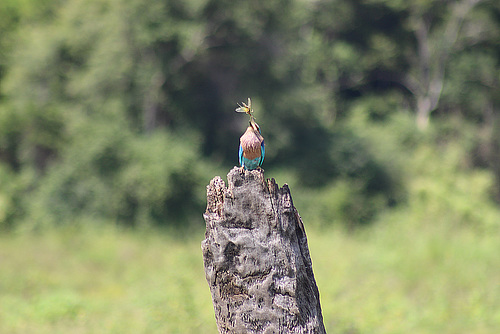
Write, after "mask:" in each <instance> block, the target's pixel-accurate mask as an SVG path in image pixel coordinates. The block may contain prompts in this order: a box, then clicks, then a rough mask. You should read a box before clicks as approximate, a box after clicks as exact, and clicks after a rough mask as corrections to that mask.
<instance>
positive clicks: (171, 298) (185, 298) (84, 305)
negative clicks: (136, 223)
mask: <svg viewBox="0 0 500 334" xmlns="http://www.w3.org/2000/svg"><path fill="white" fill-rule="evenodd" d="M202 238H203V234H202V233H199V234H197V235H195V236H193V237H191V238H188V239H186V238H178V237H177V238H175V237H172V236H168V235H167V234H165V233H161V232H158V231H149V232H144V231H143V232H138V233H133V232H131V231H123V230H119V229H116V228H110V227H102V228H87V229H83V228H75V229H73V230H71V229H65V230H52V231H49V232H43V233H41V234H32V233H29V234H21V235H3V236H1V237H0V244H1V245H2V246H1V248H0V333H217V329H216V326H215V321H214V317H213V309H212V303H211V297H210V292H209V290H208V286H207V284H206V282H205V276H204V272H203V262H202V255H201V249H200V241H201V239H202Z"/></svg>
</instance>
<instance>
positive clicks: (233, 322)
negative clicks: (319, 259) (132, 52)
mask: <svg viewBox="0 0 500 334" xmlns="http://www.w3.org/2000/svg"><path fill="white" fill-rule="evenodd" d="M227 180H228V187H227V188H226V186H225V183H224V181H223V180H222V179H221V178H220V177H219V176H216V177H215V178H213V179H212V180H211V181H210V184H209V185H208V186H207V210H206V212H205V214H204V218H205V222H206V225H207V229H206V232H205V240H203V242H202V250H203V258H204V265H205V275H206V279H207V282H208V284H209V286H210V292H211V294H212V301H213V305H214V310H215V319H216V322H217V327H218V329H219V333H266V334H269V333H280V334H281V333H326V332H325V328H324V325H323V316H322V314H321V306H320V302H319V292H318V288H317V286H316V281H315V280H314V275H313V270H312V263H311V258H310V255H309V249H308V246H307V238H306V234H305V232H304V226H303V224H302V220H301V218H300V216H299V214H298V212H297V210H296V209H295V207H294V206H293V202H292V197H291V195H290V189H289V188H288V185H286V184H285V185H284V186H283V187H282V188H279V187H278V186H277V184H276V182H275V180H274V179H271V180H269V179H268V180H266V181H264V171H263V170H262V169H259V170H253V171H241V170H240V169H239V168H238V167H234V168H233V169H232V170H231V171H230V172H229V174H228V175H227Z"/></svg>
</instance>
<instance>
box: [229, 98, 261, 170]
mask: <svg viewBox="0 0 500 334" xmlns="http://www.w3.org/2000/svg"><path fill="white" fill-rule="evenodd" d="M236 111H237V112H244V113H246V114H247V115H249V116H250V122H249V126H248V128H247V130H246V131H245V133H244V134H243V136H241V138H240V149H239V152H238V155H239V161H240V166H241V168H242V169H246V170H254V169H256V168H258V167H260V166H261V165H262V162H263V161H264V156H265V154H266V150H265V144H264V137H262V134H261V132H260V127H259V125H258V124H257V123H256V122H255V118H254V117H253V115H252V112H253V109H252V101H251V100H250V98H248V104H245V103H243V106H240V105H239V108H238V109H236Z"/></svg>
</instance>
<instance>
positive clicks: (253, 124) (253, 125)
mask: <svg viewBox="0 0 500 334" xmlns="http://www.w3.org/2000/svg"><path fill="white" fill-rule="evenodd" d="M249 123H250V127H251V128H252V129H253V130H254V131H257V132H258V133H261V132H260V126H259V124H257V122H255V118H254V117H253V116H250V122H249Z"/></svg>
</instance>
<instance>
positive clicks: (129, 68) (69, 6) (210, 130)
mask: <svg viewBox="0 0 500 334" xmlns="http://www.w3.org/2000/svg"><path fill="white" fill-rule="evenodd" d="M21 3H23V4H31V5H26V6H25V5H20V4H21ZM16 4H17V2H11V1H8V2H5V3H2V4H1V5H0V9H2V11H0V18H1V17H4V16H5V17H6V21H1V20H0V50H2V49H1V48H2V47H5V50H6V51H2V53H1V54H0V80H1V81H0V83H1V89H2V90H1V94H0V162H1V163H2V164H3V166H4V167H6V168H3V169H2V170H4V171H5V172H4V173H3V174H2V175H16V176H17V177H16V180H21V179H22V180H23V181H19V184H21V185H22V186H19V187H12V189H16V190H15V191H16V194H17V195H16V196H17V197H15V198H16V199H15V200H11V201H9V203H14V204H9V205H10V207H14V206H15V205H18V204H19V203H21V202H23V203H24V204H22V205H23V209H22V210H18V211H19V212H24V211H26V212H29V214H30V215H32V216H33V217H34V216H39V217H42V216H43V217H45V216H50V215H53V216H52V218H51V219H53V220H63V219H68V217H70V215H71V213H77V214H81V215H86V214H88V213H89V212H90V213H92V212H93V213H94V214H95V215H98V216H103V217H106V218H109V219H116V220H119V221H126V222H128V223H131V224H134V223H138V222H140V221H147V220H151V221H155V222H161V221H165V222H166V221H167V220H168V218H170V217H175V216H178V217H181V216H182V215H183V214H184V213H186V212H189V211H191V212H192V211H193V210H189V209H188V208H187V207H184V206H183V205H181V204H180V203H179V202H178V198H181V197H182V196H184V197H188V198H190V200H188V201H187V202H186V203H188V204H187V205H188V206H192V207H196V208H200V207H201V206H202V204H203V199H200V198H199V197H198V191H197V189H198V188H197V187H198V184H197V182H198V181H199V180H204V179H205V180H208V178H209V177H210V176H211V172H209V171H211V170H212V168H213V167H212V166H213V165H214V164H215V163H222V164H225V165H230V164H234V163H236V161H237V146H238V138H239V136H240V135H241V132H242V131H243V129H244V126H245V125H244V122H246V120H245V118H244V117H238V115H236V114H234V113H233V112H232V110H234V108H235V106H236V102H237V101H244V100H246V98H247V97H248V96H251V97H252V100H253V102H254V105H255V110H256V117H257V119H258V122H259V123H260V124H261V125H262V131H263V134H264V137H265V138H266V143H267V145H268V150H266V162H265V166H264V167H265V168H268V167H269V168H273V169H275V170H284V169H286V170H289V171H291V172H292V174H290V175H295V176H296V177H297V178H298V179H299V180H300V181H301V182H300V186H302V187H305V188H310V189H321V191H324V192H325V193H331V194H333V195H332V196H330V197H329V198H332V200H334V198H341V197H342V204H341V205H338V207H342V208H343V209H342V210H344V209H345V212H346V216H349V217H351V218H349V219H350V220H352V221H358V222H359V221H361V220H369V218H367V217H372V216H373V215H374V214H375V213H376V212H377V211H380V210H382V209H383V208H384V207H386V206H390V205H393V204H394V203H397V202H398V201H400V200H401V198H403V197H404V196H403V195H401V193H402V191H401V188H402V182H400V180H398V178H399V177H400V176H399V174H398V173H394V172H393V170H391V166H392V161H391V160H389V158H387V160H386V161H385V160H383V159H381V158H380V157H379V156H380V155H381V154H380V149H378V148H377V147H373V145H371V144H372V143H369V142H368V141H369V139H366V138H363V136H360V135H359V132H360V129H361V128H362V127H365V128H368V127H369V126H370V123H369V122H373V124H378V123H384V122H394V117H393V116H394V114H398V113H400V112H401V111H402V110H414V111H415V114H416V115H417V119H418V120H419V121H418V123H419V125H420V126H421V127H425V125H426V124H427V122H428V119H429V117H430V114H431V113H435V114H437V115H438V116H441V117H443V119H446V118H447V117H449V115H451V114H453V115H460V116H461V117H463V119H464V120H465V121H467V122H477V121H478V120H479V121H481V122H483V126H485V127H486V125H487V124H488V119H492V116H491V115H493V114H495V113H496V111H497V110H498V100H497V99H498V98H497V96H498V94H497V93H498V59H500V57H499V48H498V38H499V31H500V28H499V27H498V22H499V20H498V17H499V16H500V15H499V14H498V13H499V5H498V4H497V3H496V2H495V1H493V0H457V1H451V0H450V1H442V2H435V1H426V0H411V1H406V2H405V1H388V0H367V1H362V2H360V1H355V0H347V1H346V0H342V1H340V0H334V1H323V0H320V1H315V2H308V1H299V0H296V1H285V0H273V1H269V0H258V1H253V2H234V1H228V0H183V1H181V0H171V1H160V0H153V1H151V0H111V1H109V0H90V1H88V0H85V1H84V0H69V1H65V2H59V1H57V0H44V1H40V2H37V1H34V0H33V1H23V2H19V5H16ZM37 6H40V7H37ZM28 8H43V10H41V11H40V13H39V14H34V12H36V11H33V10H29V9H28ZM4 9H5V10H4ZM12 13H14V14H15V15H10V14H12ZM3 32H7V34H2V33H3ZM13 41H15V43H14V42H13ZM450 69H453V70H450ZM438 102H439V104H438ZM359 114H365V116H366V117H367V119H368V120H369V122H365V123H362V125H360V126H359V127H356V126H352V124H353V123H355V121H353V119H356V117H358V115H359ZM360 124H361V123H360ZM489 124H492V123H489ZM490 133H493V131H490ZM485 137H486V136H485ZM488 138H489V139H488V140H484V142H485V143H486V142H491V140H492V138H493V137H492V136H490V137H488ZM404 150H405V147H402V148H401V151H404ZM486 160H487V161H492V160H491V159H490V160H488V159H486ZM485 165H488V166H490V168H491V163H490V162H487V163H485ZM183 171H185V172H189V173H191V174H192V175H193V178H192V179H191V180H190V179H189V178H187V177H186V174H185V172H183ZM0 179H1V178H0ZM3 179H7V177H5V178H3ZM153 180H155V181H153ZM13 182H17V181H13ZM200 182H201V181H200ZM201 183H203V182H201ZM333 184H337V185H338V187H337V188H335V189H336V190H335V191H333V192H329V189H325V188H327V187H330V186H331V185H333ZM346 185H347V186H346ZM351 185H352V187H351ZM347 188H351V189H350V190H349V191H351V193H352V194H355V195H353V196H340V195H339V193H340V192H343V191H344V190H345V189H347ZM332 189H333V188H332ZM22 191H25V192H26V193H29V194H30V195H33V196H32V197H27V196H20V194H22ZM12 196H14V195H12ZM0 197H1V196H0ZM13 198H14V197H13ZM20 198H26V200H25V201H20V200H19V199H20ZM380 198H383V200H380ZM349 201H351V202H349ZM375 202H376V203H377V204H376V205H371V206H370V205H368V204H367V203H375ZM380 203H382V204H380ZM19 205H21V204H19ZM362 206H364V207H368V206H370V208H369V210H368V209H367V210H366V212H364V213H363V214H359V215H357V216H359V217H358V218H356V217H357V216H356V213H359V212H360V210H359V209H357V208H359V207H362ZM48 208H55V209H54V210H52V211H51V210H49V209H48ZM23 210H24V211H23ZM51 212H52V213H51ZM352 217H354V218H352Z"/></svg>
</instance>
